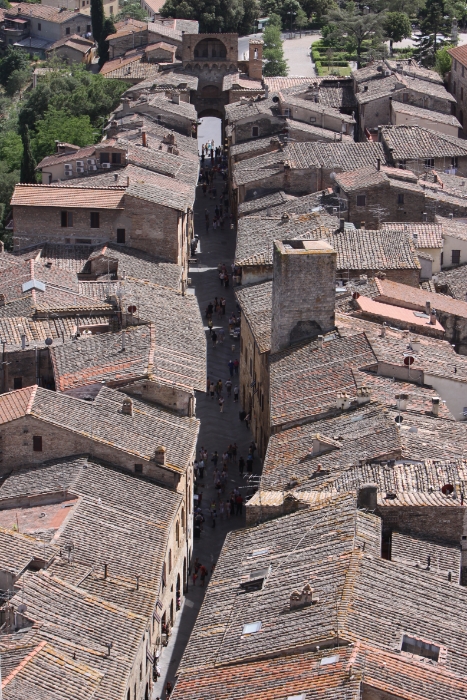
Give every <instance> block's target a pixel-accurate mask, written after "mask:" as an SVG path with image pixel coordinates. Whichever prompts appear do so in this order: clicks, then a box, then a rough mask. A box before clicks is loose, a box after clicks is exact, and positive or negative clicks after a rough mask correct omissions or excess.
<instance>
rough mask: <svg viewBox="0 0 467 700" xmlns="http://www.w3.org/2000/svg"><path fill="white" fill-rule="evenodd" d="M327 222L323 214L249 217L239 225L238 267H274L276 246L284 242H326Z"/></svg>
mask: <svg viewBox="0 0 467 700" xmlns="http://www.w3.org/2000/svg"><path fill="white" fill-rule="evenodd" d="M325 226H326V222H325V221H324V222H323V220H322V218H321V215H320V213H319V212H313V213H311V214H305V215H302V216H297V217H296V218H289V217H286V218H284V219H282V218H281V217H279V216H276V217H268V218H266V217H254V216H245V217H243V218H241V219H240V220H239V222H238V230H237V247H236V250H235V264H236V265H260V264H262V265H272V251H273V242H274V241H275V240H276V239H278V238H281V239H283V240H286V239H297V240H298V239H302V240H305V239H306V238H307V237H308V238H310V239H313V240H320V239H321V238H323V237H324V238H326V234H327V229H326V228H325Z"/></svg>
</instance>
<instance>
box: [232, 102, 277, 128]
mask: <svg viewBox="0 0 467 700" xmlns="http://www.w3.org/2000/svg"><path fill="white" fill-rule="evenodd" d="M259 114H266V115H268V116H270V117H272V116H274V115H276V116H277V114H278V109H277V104H276V103H275V102H273V100H272V97H268V98H264V97H263V98H260V99H254V98H251V99H250V100H248V101H247V102H242V101H240V102H233V103H232V104H230V105H225V116H226V119H227V121H228V122H229V124H234V123H235V122H237V121H239V120H240V119H246V118H248V117H256V116H257V115H259Z"/></svg>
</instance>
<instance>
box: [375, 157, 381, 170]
mask: <svg viewBox="0 0 467 700" xmlns="http://www.w3.org/2000/svg"><path fill="white" fill-rule="evenodd" d="M376 170H381V158H377V159H376Z"/></svg>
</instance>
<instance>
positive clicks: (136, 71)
mask: <svg viewBox="0 0 467 700" xmlns="http://www.w3.org/2000/svg"><path fill="white" fill-rule="evenodd" d="M157 72H158V69H157V66H155V65H154V64H153V63H138V62H136V61H132V62H131V63H129V64H128V65H124V66H117V67H116V68H114V69H113V70H111V71H108V72H107V73H105V74H104V78H107V79H109V80H131V81H137V82H140V81H141V80H147V79H148V78H152V77H153V76H156V75H157Z"/></svg>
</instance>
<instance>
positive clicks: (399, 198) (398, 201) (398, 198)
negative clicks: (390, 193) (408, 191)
mask: <svg viewBox="0 0 467 700" xmlns="http://www.w3.org/2000/svg"><path fill="white" fill-rule="evenodd" d="M397 203H398V204H404V195H403V194H398V195H397Z"/></svg>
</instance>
